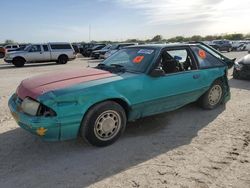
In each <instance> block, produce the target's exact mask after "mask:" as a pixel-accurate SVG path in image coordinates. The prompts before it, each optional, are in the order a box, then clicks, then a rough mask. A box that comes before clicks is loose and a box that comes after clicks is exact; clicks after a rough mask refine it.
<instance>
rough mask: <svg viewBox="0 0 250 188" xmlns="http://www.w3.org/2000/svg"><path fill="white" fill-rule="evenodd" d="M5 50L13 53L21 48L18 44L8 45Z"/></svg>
mask: <svg viewBox="0 0 250 188" xmlns="http://www.w3.org/2000/svg"><path fill="white" fill-rule="evenodd" d="M4 48H5V49H6V50H7V51H12V50H16V49H18V48H19V45H18V44H8V45H5V46H4Z"/></svg>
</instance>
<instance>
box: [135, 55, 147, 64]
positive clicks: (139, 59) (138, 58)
mask: <svg viewBox="0 0 250 188" xmlns="http://www.w3.org/2000/svg"><path fill="white" fill-rule="evenodd" d="M143 59H144V56H136V57H135V58H134V59H133V63H141V61H142V60H143Z"/></svg>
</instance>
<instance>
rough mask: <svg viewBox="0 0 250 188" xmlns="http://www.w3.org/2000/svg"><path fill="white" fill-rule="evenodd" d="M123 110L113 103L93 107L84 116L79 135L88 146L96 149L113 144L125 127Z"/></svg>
mask: <svg viewBox="0 0 250 188" xmlns="http://www.w3.org/2000/svg"><path fill="white" fill-rule="evenodd" d="M126 121H127V120H126V114H125V111H124V109H123V108H122V107H121V106H120V105H119V104H117V103H116V102H113V101H106V102H102V103H99V104H97V105H95V106H93V107H92V108H91V109H90V110H89V111H88V112H87V114H86V115H85V117H84V119H83V121H82V124H81V129H80V135H81V136H82V137H83V138H84V139H85V140H86V141H87V142H88V143H90V144H92V145H94V146H98V147H103V146H108V145H110V144H112V143H114V142H115V141H116V140H117V139H118V138H119V137H120V136H121V134H122V133H123V131H124V130H125V127H126Z"/></svg>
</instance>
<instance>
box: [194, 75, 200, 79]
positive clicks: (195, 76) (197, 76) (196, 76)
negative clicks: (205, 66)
mask: <svg viewBox="0 0 250 188" xmlns="http://www.w3.org/2000/svg"><path fill="white" fill-rule="evenodd" d="M200 76H201V75H200V74H194V75H193V79H198V78H200Z"/></svg>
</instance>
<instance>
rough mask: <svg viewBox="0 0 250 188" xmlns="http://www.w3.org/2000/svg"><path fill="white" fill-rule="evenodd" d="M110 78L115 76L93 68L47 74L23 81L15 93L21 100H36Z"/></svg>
mask: <svg viewBox="0 0 250 188" xmlns="http://www.w3.org/2000/svg"><path fill="white" fill-rule="evenodd" d="M112 76H116V75H115V74H112V73H110V72H108V71H104V70H99V69H94V68H85V69H77V70H70V71H64V72H57V73H49V74H44V75H41V76H35V77H31V78H28V79H25V80H23V81H22V82H21V84H20V85H19V86H18V88H17V91H16V93H17V95H18V97H20V98H21V99H24V98H25V97H31V98H33V99H36V98H38V97H39V96H40V95H42V94H44V93H47V92H49V91H53V90H57V89H61V88H65V87H70V86H72V85H75V84H79V83H84V82H88V81H92V80H98V79H103V78H108V77H112Z"/></svg>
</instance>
